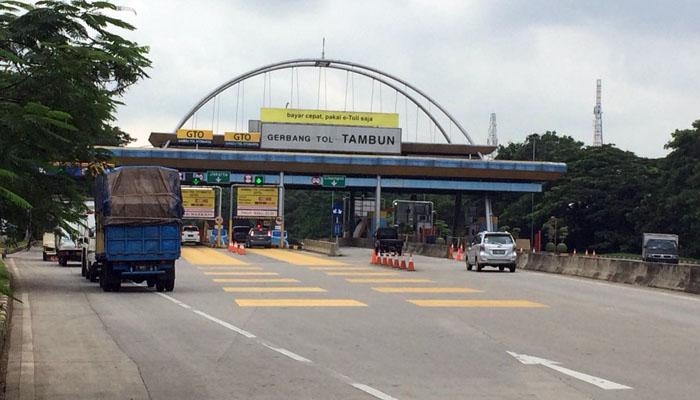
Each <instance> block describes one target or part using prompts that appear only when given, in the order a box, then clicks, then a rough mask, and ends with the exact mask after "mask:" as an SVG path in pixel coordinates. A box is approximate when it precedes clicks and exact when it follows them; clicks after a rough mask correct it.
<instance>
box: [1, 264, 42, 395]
mask: <svg viewBox="0 0 700 400" xmlns="http://www.w3.org/2000/svg"><path fill="white" fill-rule="evenodd" d="M7 265H8V266H9V267H10V270H11V271H12V273H13V274H14V275H15V277H16V278H17V280H18V281H21V279H22V274H21V273H20V272H19V269H18V268H17V266H16V265H15V260H13V259H11V258H10V259H8V260H7ZM8 301H13V300H12V299H9V300H8ZM20 307H22V336H21V340H22V345H21V350H20V362H19V371H20V373H19V398H20V400H22V399H34V397H35V386H34V370H35V368H34V333H33V332H32V309H31V306H30V304H29V294H28V293H26V292H25V293H22V304H21V305H20ZM7 322H9V321H7ZM8 334H9V332H8Z"/></svg>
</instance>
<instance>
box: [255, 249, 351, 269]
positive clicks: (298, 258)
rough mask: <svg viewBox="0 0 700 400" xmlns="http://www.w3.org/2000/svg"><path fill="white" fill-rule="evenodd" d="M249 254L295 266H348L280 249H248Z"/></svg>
mask: <svg viewBox="0 0 700 400" xmlns="http://www.w3.org/2000/svg"><path fill="white" fill-rule="evenodd" d="M246 251H248V252H249V253H252V254H255V255H260V256H263V257H269V258H272V259H274V260H277V261H282V262H286V263H288V264H293V265H307V266H321V265H324V266H335V267H342V266H346V265H347V264H345V263H342V262H339V261H334V260H330V259H328V258H324V257H316V256H312V255H310V254H303V253H299V252H295V251H289V250H280V249H267V250H258V249H248V250H246Z"/></svg>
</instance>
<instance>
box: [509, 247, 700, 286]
mask: <svg viewBox="0 0 700 400" xmlns="http://www.w3.org/2000/svg"><path fill="white" fill-rule="evenodd" d="M518 267H519V268H522V269H527V270H532V271H540V272H549V273H555V274H563V275H574V276H581V277H585V278H591V279H599V280H605V281H610V282H619V283H626V284H630V285H640V286H649V287H655V288H661V289H669V290H677V291H681V292H687V293H696V294H700V265H684V264H680V265H677V264H662V263H650V262H644V261H634V260H618V259H611V258H601V257H582V256H568V255H564V256H558V255H553V254H528V253H523V254H521V255H520V257H519V258H518Z"/></svg>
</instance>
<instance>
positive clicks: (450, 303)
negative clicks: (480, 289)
mask: <svg viewBox="0 0 700 400" xmlns="http://www.w3.org/2000/svg"><path fill="white" fill-rule="evenodd" d="M406 301H408V302H409V303H413V304H415V305H417V306H420V307H464V308H543V307H547V306H546V305H544V304H540V303H535V302H533V301H528V300H406Z"/></svg>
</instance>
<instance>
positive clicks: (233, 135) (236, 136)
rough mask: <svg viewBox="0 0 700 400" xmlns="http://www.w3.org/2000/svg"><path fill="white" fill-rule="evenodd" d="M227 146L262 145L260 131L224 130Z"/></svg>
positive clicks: (254, 146) (255, 146)
mask: <svg viewBox="0 0 700 400" xmlns="http://www.w3.org/2000/svg"><path fill="white" fill-rule="evenodd" d="M224 145H225V146H226V147H248V148H257V147H260V132H224Z"/></svg>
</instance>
